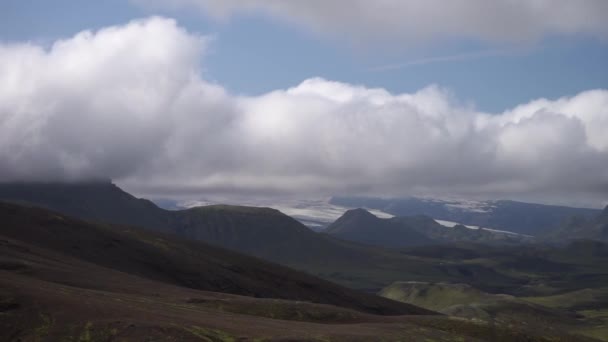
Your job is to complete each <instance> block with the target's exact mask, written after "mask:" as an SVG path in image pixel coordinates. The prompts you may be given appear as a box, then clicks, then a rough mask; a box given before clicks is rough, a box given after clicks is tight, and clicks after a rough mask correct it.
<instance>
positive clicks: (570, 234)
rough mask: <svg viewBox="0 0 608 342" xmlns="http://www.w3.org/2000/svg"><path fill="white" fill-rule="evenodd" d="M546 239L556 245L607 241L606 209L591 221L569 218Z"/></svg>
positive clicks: (575, 217)
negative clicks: (580, 241)
mask: <svg viewBox="0 0 608 342" xmlns="http://www.w3.org/2000/svg"><path fill="white" fill-rule="evenodd" d="M547 238H548V239H550V240H551V241H553V242H558V243H563V242H569V241H572V240H579V239H587V240H600V241H608V207H606V208H605V209H604V210H603V211H602V212H601V213H600V214H599V215H597V216H596V217H594V218H591V219H585V218H584V217H580V216H574V217H572V218H570V219H569V220H568V221H565V222H564V224H563V225H562V226H561V227H560V229H558V230H557V231H555V232H552V233H550V234H548V235H547Z"/></svg>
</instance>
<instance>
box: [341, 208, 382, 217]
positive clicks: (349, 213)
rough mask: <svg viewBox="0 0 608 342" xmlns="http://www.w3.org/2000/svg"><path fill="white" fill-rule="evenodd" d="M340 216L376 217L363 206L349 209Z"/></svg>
mask: <svg viewBox="0 0 608 342" xmlns="http://www.w3.org/2000/svg"><path fill="white" fill-rule="evenodd" d="M342 217H357V218H374V219H377V218H378V217H377V216H376V215H374V214H372V213H370V212H369V211H367V210H365V209H363V208H357V209H350V210H347V211H346V212H344V214H343V215H342Z"/></svg>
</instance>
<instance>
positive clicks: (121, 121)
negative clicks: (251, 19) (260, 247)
mask: <svg viewBox="0 0 608 342" xmlns="http://www.w3.org/2000/svg"><path fill="white" fill-rule="evenodd" d="M207 44H208V42H207V39H206V38H205V37H204V36H200V35H196V34H192V33H189V32H187V31H185V30H184V29H182V28H180V27H179V26H178V25H177V24H176V22H175V21H173V20H170V19H165V18H158V17H154V18H149V19H145V20H137V21H133V22H131V23H128V24H126V25H123V26H115V27H108V28H105V29H102V30H99V31H97V32H89V31H85V32H81V33H79V34H77V35H75V36H74V37H71V38H67V39H64V40H60V41H57V42H55V43H54V44H53V45H52V46H51V47H50V48H44V47H42V46H38V45H34V44H30V43H24V44H2V45H0V180H2V181H14V180H66V179H67V180H77V179H87V178H99V177H110V178H113V179H115V180H117V181H118V182H119V183H120V184H121V185H126V186H127V187H128V188H130V189H136V190H137V191H138V192H140V193H148V194H152V193H154V194H157V195H162V194H165V195H179V194H197V195H200V194H202V193H209V192H215V193H220V192H221V193H239V194H255V195H259V194H275V193H280V194H293V195H301V196H306V195H313V194H314V195H321V194H322V195H331V194H383V195H389V194H390V195H403V194H413V193H425V194H434V193H450V194H467V195H492V196H494V195H496V196H500V197H505V196H509V197H512V196H524V195H530V194H533V195H546V196H552V197H553V198H561V197H564V196H570V197H572V196H574V195H580V196H583V197H584V196H587V197H588V198H592V197H593V198H600V197H602V196H604V198H605V196H606V195H607V194H606V192H605V191H606V189H608V187H607V184H608V171H607V170H608V135H606V134H605V132H606V131H608V91H607V90H590V91H586V92H582V93H580V94H578V95H575V96H572V97H565V98H561V99H557V100H547V99H539V100H535V101H532V102H530V103H526V104H522V105H520V106H517V107H515V108H513V109H512V110H509V111H506V112H504V113H497V114H490V113H483V112H479V111H477V110H475V109H474V108H472V107H470V106H465V105H462V104H460V103H459V102H458V101H457V99H455V98H454V97H453V96H452V95H451V94H450V93H449V91H447V90H446V89H443V88H441V87H438V86H429V87H427V88H424V89H421V90H419V91H417V92H415V93H403V94H392V93H390V92H388V91H386V90H384V89H380V88H368V87H365V86H362V85H352V84H347V83H340V82H334V81H329V80H325V79H322V78H310V79H307V80H305V81H303V82H302V83H300V84H298V85H296V86H294V87H292V88H289V89H279V90H276V91H273V92H270V93H267V94H263V95H261V96H234V95H232V94H230V93H228V92H227V91H226V90H225V89H224V88H222V87H221V86H220V85H217V84H213V83H210V82H208V81H206V80H205V79H204V78H203V76H202V75H203V74H202V73H201V60H202V59H203V56H204V53H205V50H206V46H207ZM570 197H568V198H570Z"/></svg>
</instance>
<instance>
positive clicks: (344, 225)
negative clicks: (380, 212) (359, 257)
mask: <svg viewBox="0 0 608 342" xmlns="http://www.w3.org/2000/svg"><path fill="white" fill-rule="evenodd" d="M325 232H326V233H327V234H330V235H332V236H335V237H338V238H341V239H345V240H350V241H356V242H361V243H366V244H371V245H377V246H383V247H410V246H422V245H432V244H444V243H453V242H465V241H468V242H481V243H521V242H526V241H529V240H530V238H529V237H525V236H520V235H517V234H507V233H501V232H497V231H491V230H487V229H483V228H477V229H471V228H467V227H465V226H463V225H456V226H454V227H451V228H448V227H445V226H443V225H441V224H439V223H437V222H436V221H435V220H433V219H432V218H430V217H426V216H411V217H393V218H387V219H381V218H378V217H376V216H374V215H372V214H371V213H370V212H368V211H367V210H365V209H353V210H349V211H347V212H346V213H344V215H343V216H342V217H340V218H339V219H338V220H336V222H334V223H332V224H331V225H330V226H329V227H328V228H327V229H326V230H325Z"/></svg>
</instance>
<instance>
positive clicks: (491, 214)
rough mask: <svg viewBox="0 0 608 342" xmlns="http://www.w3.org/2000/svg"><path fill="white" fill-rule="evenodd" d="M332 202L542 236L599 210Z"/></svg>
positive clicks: (421, 201) (422, 201) (410, 200)
mask: <svg viewBox="0 0 608 342" xmlns="http://www.w3.org/2000/svg"><path fill="white" fill-rule="evenodd" d="M330 203H331V204H334V205H341V206H345V207H351V208H353V207H354V208H359V207H360V208H370V209H375V210H381V211H383V212H386V213H389V214H392V215H395V216H417V215H425V216H429V217H432V218H433V219H437V220H446V221H452V222H457V223H460V224H464V225H473V226H478V227H485V228H492V229H499V230H505V231H510V232H514V233H519V234H525V235H532V236H537V235H543V234H546V233H548V232H550V231H552V230H555V229H557V228H558V227H559V226H560V224H562V222H563V221H564V220H566V219H568V218H570V217H572V216H581V217H586V218H591V217H595V216H596V215H598V214H599V213H600V212H601V210H598V209H587V208H571V207H564V206H553V205H543V204H533V203H524V202H516V201H508V200H498V201H465V200H441V199H430V198H416V197H407V198H392V199H383V198H373V197H333V198H332V199H331V200H330Z"/></svg>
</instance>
